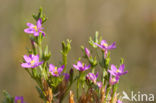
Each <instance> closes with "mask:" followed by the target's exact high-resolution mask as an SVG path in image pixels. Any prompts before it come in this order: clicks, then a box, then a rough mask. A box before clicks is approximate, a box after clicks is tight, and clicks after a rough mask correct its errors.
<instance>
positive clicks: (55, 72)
mask: <svg viewBox="0 0 156 103" xmlns="http://www.w3.org/2000/svg"><path fill="white" fill-rule="evenodd" d="M54 74H56V75H57V74H58V71H57V67H55V71H54Z"/></svg>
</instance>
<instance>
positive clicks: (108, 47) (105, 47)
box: [95, 40, 116, 58]
mask: <svg viewBox="0 0 156 103" xmlns="http://www.w3.org/2000/svg"><path fill="white" fill-rule="evenodd" d="M95 45H97V46H98V47H100V48H101V49H102V50H103V51H104V52H105V58H106V57H107V53H108V50H111V49H114V48H116V43H115V42H114V43H113V44H111V45H108V43H107V41H106V40H102V41H101V44H100V45H99V44H97V43H95Z"/></svg>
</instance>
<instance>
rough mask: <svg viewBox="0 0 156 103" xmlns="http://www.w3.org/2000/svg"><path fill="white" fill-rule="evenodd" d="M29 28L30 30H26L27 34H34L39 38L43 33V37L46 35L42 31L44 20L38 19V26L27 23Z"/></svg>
mask: <svg viewBox="0 0 156 103" xmlns="http://www.w3.org/2000/svg"><path fill="white" fill-rule="evenodd" d="M27 26H28V27H29V28H26V29H24V32H25V33H28V34H34V36H39V34H40V33H42V35H43V36H45V33H44V32H43V31H42V30H43V28H42V20H41V19H38V21H37V23H36V25H34V24H31V23H27Z"/></svg>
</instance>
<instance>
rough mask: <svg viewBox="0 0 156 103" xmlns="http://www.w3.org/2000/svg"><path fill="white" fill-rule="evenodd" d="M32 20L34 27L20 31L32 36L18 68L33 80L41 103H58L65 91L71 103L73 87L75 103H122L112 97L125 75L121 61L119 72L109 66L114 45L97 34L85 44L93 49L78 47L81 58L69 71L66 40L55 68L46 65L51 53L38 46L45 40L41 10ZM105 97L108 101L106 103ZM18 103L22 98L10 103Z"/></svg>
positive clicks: (43, 19)
mask: <svg viewBox="0 0 156 103" xmlns="http://www.w3.org/2000/svg"><path fill="white" fill-rule="evenodd" d="M33 17H34V19H35V20H36V25H34V24H32V23H27V26H28V28H26V29H24V32H25V33H27V34H33V35H31V36H30V42H31V44H32V49H29V50H28V55H24V56H23V62H22V63H21V67H22V68H24V69H25V70H26V72H28V74H29V75H30V77H31V78H32V79H34V80H35V82H36V83H37V91H38V93H39V95H40V97H41V99H43V101H45V103H53V102H55V101H59V103H62V101H63V100H64V98H65V97H66V96H67V94H69V91H70V97H69V103H74V92H72V91H71V86H72V85H73V84H75V85H76V87H75V88H76V94H77V95H76V96H77V98H76V99H77V102H78V103H90V102H92V103H107V102H109V103H122V101H120V98H118V97H117V95H116V94H117V87H118V84H119V79H120V77H121V76H122V75H125V74H127V72H128V71H124V69H125V65H124V63H123V60H121V63H120V66H119V68H117V67H116V66H115V65H114V64H112V65H111V66H110V65H109V63H110V50H112V49H115V48H116V43H115V42H114V43H112V44H111V45H108V43H107V41H106V40H101V41H99V39H98V32H97V33H96V35H95V38H94V40H93V39H92V38H91V37H90V40H89V43H90V45H91V47H93V48H94V49H93V50H92V49H90V50H89V49H88V48H84V46H82V47H81V48H82V51H83V53H84V56H82V57H81V58H79V59H78V60H77V61H76V62H77V63H76V64H74V63H73V64H72V67H69V66H70V65H68V63H67V55H68V53H69V51H70V50H71V40H69V39H67V41H66V42H65V41H63V42H62V50H61V54H62V61H61V62H60V66H59V67H58V66H55V65H54V64H52V63H50V62H49V60H50V57H51V53H50V51H49V49H48V45H46V46H42V44H43V43H42V41H43V40H44V39H45V38H44V37H45V36H47V35H45V32H44V31H43V30H44V29H43V26H42V24H43V23H44V22H45V21H46V18H45V16H44V15H43V14H42V9H40V10H39V13H38V14H37V15H33ZM97 47H99V48H100V51H99V52H101V53H100V54H102V55H100V56H99V53H98V52H97V51H98V48H97ZM95 49H96V50H95ZM95 51H96V52H95ZM93 52H95V53H93ZM95 54H96V55H95ZM96 56H97V57H98V60H97V58H96ZM69 68H71V69H69ZM80 91H82V92H80ZM80 93H81V95H80ZM109 94H110V95H111V100H109V101H107V100H108V95H109ZM19 100H21V103H23V97H15V99H14V102H13V103H17V102H18V101H19Z"/></svg>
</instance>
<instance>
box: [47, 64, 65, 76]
mask: <svg viewBox="0 0 156 103" xmlns="http://www.w3.org/2000/svg"><path fill="white" fill-rule="evenodd" d="M63 69H64V65H62V66H61V67H60V68H57V67H56V66H54V65H53V64H49V72H50V73H51V74H52V75H53V76H54V77H58V76H60V75H61V72H62V71H63Z"/></svg>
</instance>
